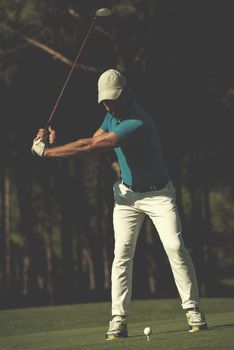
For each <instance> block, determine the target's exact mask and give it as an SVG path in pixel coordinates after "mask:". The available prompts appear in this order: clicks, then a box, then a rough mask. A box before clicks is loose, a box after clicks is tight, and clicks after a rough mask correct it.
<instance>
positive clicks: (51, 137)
mask: <svg viewBox="0 0 234 350" xmlns="http://www.w3.org/2000/svg"><path fill="white" fill-rule="evenodd" d="M48 132H49V133H48ZM47 138H48V141H49V143H50V144H51V145H52V144H53V143H55V141H56V131H55V130H54V129H52V128H51V127H50V126H49V128H48V131H47V130H46V129H39V130H38V133H37V136H36V139H44V140H45V139H47Z"/></svg>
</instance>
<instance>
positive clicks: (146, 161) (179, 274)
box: [32, 69, 207, 340]
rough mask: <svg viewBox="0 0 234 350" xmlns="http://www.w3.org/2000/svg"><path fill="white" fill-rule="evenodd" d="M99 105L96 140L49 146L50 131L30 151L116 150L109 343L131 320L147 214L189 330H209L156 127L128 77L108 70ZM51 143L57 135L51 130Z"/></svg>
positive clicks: (47, 153)
mask: <svg viewBox="0 0 234 350" xmlns="http://www.w3.org/2000/svg"><path fill="white" fill-rule="evenodd" d="M98 103H103V105H104V107H105V109H106V112H107V113H106V115H105V118H104V120H103V123H102V125H101V126H100V128H99V129H98V130H97V131H96V132H95V134H94V135H93V137H92V138H86V139H80V140H77V141H74V142H71V143H68V144H65V145H62V146H55V147H48V145H47V143H46V141H45V135H46V130H45V129H39V131H38V133H37V136H36V138H35V139H34V141H33V145H32V151H33V152H34V153H35V154H37V155H38V156H42V157H63V158H65V157H83V156H85V155H89V154H94V153H95V152H97V151H99V150H108V149H114V151H115V153H116V155H117V158H118V163H119V166H120V171H121V178H120V180H118V181H117V182H116V183H115V184H114V187H113V188H114V197H115V205H114V212H113V226H114V235H115V248H114V261H113V265H112V320H111V321H110V325H109V329H108V331H107V333H106V339H107V340H112V339H118V338H124V337H127V336H128V331H127V318H128V316H129V314H130V308H129V307H130V300H131V294H132V270H133V257H134V252H135V248H136V242H137V238H138V235H139V232H140V229H141V226H142V223H143V221H144V218H145V216H146V215H147V216H148V217H150V219H151V220H152V222H153V224H154V225H155V228H156V230H157V232H158V234H159V237H160V239H161V241H162V244H163V247H164V249H165V252H166V254H167V256H168V259H169V262H170V266H171V269H172V272H173V276H174V279H175V283H176V286H177V289H178V292H179V295H180V297H181V302H182V308H183V309H184V310H185V312H186V317H187V322H188V326H189V330H190V331H192V332H193V331H198V330H203V329H206V328H207V324H206V321H205V317H204V315H203V313H202V312H201V311H200V309H199V292H198V285H197V278H196V273H195V270H194V265H193V262H192V260H191V257H190V255H189V252H188V250H187V249H186V247H185V245H184V242H183V237H182V228H181V223H180V218H179V214H178V210H177V206H176V196H175V188H174V186H173V183H172V181H171V179H170V177H169V175H168V171H167V168H166V165H165V163H164V160H163V155H162V149H161V145H160V139H159V135H158V131H157V128H156V126H155V123H154V121H153V120H152V119H151V118H150V116H149V115H148V114H147V113H146V112H145V111H143V110H142V109H141V108H140V107H139V106H138V104H137V102H136V101H135V99H134V98H133V96H132V94H131V91H130V89H129V87H128V85H127V81H126V78H125V77H124V76H123V75H122V74H121V73H120V72H118V71H116V70H114V69H109V70H107V71H105V72H104V73H103V74H102V75H101V76H100V77H99V80H98ZM49 134H50V142H51V143H53V141H54V138H55V135H54V131H53V130H52V129H49Z"/></svg>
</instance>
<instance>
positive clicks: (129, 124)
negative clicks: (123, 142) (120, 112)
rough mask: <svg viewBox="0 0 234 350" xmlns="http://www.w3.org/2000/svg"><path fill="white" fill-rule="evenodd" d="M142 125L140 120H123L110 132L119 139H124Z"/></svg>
mask: <svg viewBox="0 0 234 350" xmlns="http://www.w3.org/2000/svg"><path fill="white" fill-rule="evenodd" d="M142 125H143V121H142V120H140V119H130V120H123V121H122V122H121V123H120V124H118V125H117V126H116V127H115V129H114V130H112V131H113V132H114V133H115V134H116V135H117V136H118V137H119V138H125V137H127V136H129V135H132V134H133V133H135V132H136V131H138V130H139V129H140V128H141V127H142Z"/></svg>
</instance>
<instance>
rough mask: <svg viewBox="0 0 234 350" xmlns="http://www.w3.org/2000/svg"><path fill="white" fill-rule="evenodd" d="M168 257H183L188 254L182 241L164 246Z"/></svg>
mask: <svg viewBox="0 0 234 350" xmlns="http://www.w3.org/2000/svg"><path fill="white" fill-rule="evenodd" d="M164 249H165V251H166V253H167V255H183V254H186V253H187V249H186V247H185V245H184V243H183V241H182V240H177V241H174V242H168V243H166V244H165V245H164Z"/></svg>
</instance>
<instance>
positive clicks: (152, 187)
mask: <svg viewBox="0 0 234 350" xmlns="http://www.w3.org/2000/svg"><path fill="white" fill-rule="evenodd" d="M120 180H121V183H122V184H123V185H124V186H126V187H127V188H129V189H130V190H131V191H133V192H151V191H159V190H161V189H162V188H163V187H165V186H166V184H167V183H168V182H169V178H167V179H166V180H164V181H161V182H158V183H157V184H154V185H150V186H144V185H143V186H142V185H140V186H138V185H137V186H135V185H129V184H127V183H126V182H125V181H123V180H122V179H120Z"/></svg>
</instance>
